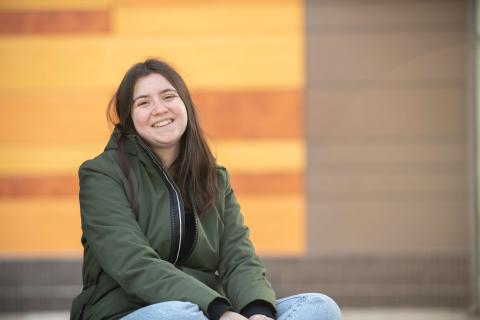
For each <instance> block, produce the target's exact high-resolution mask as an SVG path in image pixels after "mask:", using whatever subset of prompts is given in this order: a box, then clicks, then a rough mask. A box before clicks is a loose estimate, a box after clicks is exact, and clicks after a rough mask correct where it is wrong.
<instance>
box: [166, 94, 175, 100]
mask: <svg viewBox="0 0 480 320" xmlns="http://www.w3.org/2000/svg"><path fill="white" fill-rule="evenodd" d="M175 97H176V95H173V94H169V95H167V96H165V98H164V99H165V100H172V99H173V98H175Z"/></svg>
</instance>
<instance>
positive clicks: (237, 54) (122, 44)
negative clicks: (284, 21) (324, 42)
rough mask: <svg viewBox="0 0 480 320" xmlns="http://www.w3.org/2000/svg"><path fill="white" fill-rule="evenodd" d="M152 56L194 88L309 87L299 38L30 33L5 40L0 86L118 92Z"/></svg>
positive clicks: (0, 49)
mask: <svg viewBox="0 0 480 320" xmlns="http://www.w3.org/2000/svg"><path fill="white" fill-rule="evenodd" d="M152 56H153V57H159V58H162V59H165V60H166V61H168V62H173V64H174V65H175V66H176V67H177V69H178V70H179V72H180V73H181V74H182V75H183V76H184V77H185V79H186V81H187V83H188V84H189V85H190V87H195V88H216V89H219V88H239V87H240V88H275V89H280V88H289V89H297V88H302V87H303V53H302V44H301V39H300V37H299V36H296V35H295V36H294V35H288V34H286V35H284V34H278V35H275V36H273V35H269V36H262V35H250V36H238V37H230V36H228V35H225V36H219V37H216V36H210V37H196V36H184V37H178V36H162V37H157V36H143V35H137V36H135V35H133V36H122V37H121V36H118V37H102V36H77V37H72V36H69V37H66V36H65V37H64V36H55V37H53V36H41V37H40V36H35V37H32V36H28V37H3V38H0V70H2V72H1V74H0V90H16V91H21V90H28V89H29V88H35V89H44V90H52V89H70V90H75V89H78V88H82V89H83V88H96V89H106V90H113V89H115V88H116V86H117V85H118V83H119V81H120V80H121V78H122V77H123V74H124V73H125V72H126V70H127V69H128V68H129V67H130V66H131V65H132V64H133V63H136V62H138V61H143V60H144V59H145V58H147V57H152ZM279 66H281V67H279Z"/></svg>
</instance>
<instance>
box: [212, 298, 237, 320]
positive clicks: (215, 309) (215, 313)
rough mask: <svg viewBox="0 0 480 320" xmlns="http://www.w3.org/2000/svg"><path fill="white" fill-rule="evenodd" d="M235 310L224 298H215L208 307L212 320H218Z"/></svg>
mask: <svg viewBox="0 0 480 320" xmlns="http://www.w3.org/2000/svg"><path fill="white" fill-rule="evenodd" d="M231 310H233V308H232V306H231V305H230V304H229V303H228V301H227V300H225V299H222V298H215V299H214V300H213V301H212V302H210V304H209V305H208V310H207V312H208V317H209V319H210V320H218V319H220V317H221V316H222V314H224V313H225V312H227V311H231Z"/></svg>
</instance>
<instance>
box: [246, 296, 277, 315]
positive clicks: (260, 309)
mask: <svg viewBox="0 0 480 320" xmlns="http://www.w3.org/2000/svg"><path fill="white" fill-rule="evenodd" d="M275 313H276V312H275V308H274V307H273V306H272V305H271V304H270V302H267V301H264V300H254V301H252V302H250V303H249V304H247V305H246V306H245V307H244V308H243V309H242V311H241V312H240V314H241V315H242V316H244V317H245V318H250V317H251V316H253V315H255V314H261V315H264V316H267V317H269V318H272V319H275Z"/></svg>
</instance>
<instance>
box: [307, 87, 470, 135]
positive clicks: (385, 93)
mask: <svg viewBox="0 0 480 320" xmlns="http://www.w3.org/2000/svg"><path fill="white" fill-rule="evenodd" d="M465 99H466V94H465V90H464V89H462V88H441V89H440V88H439V89H425V88H411V89H406V88H397V89H395V90H382V89H379V88H358V89H351V90H348V89H335V90H332V89H330V90H329V89H318V90H311V91H310V92H309V93H308V95H307V103H308V105H309V116H308V118H307V122H309V125H308V136H309V137H310V138H311V139H321V140H322V139H326V138H328V137H332V138H334V137H350V138H353V137H354V138H355V139H357V140H360V139H365V140H367V139H370V138H372V137H392V136H393V137H396V138H405V140H407V141H408V140H409V139H410V140H411V141H412V142H414V141H417V140H418V139H419V138H420V137H422V138H424V137H432V136H433V137H435V136H436V137H448V136H450V137H452V136H457V137H458V136H463V135H464V131H465V117H466V115H465V109H464V108H463V106H464V105H465V103H466V101H465Z"/></svg>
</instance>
